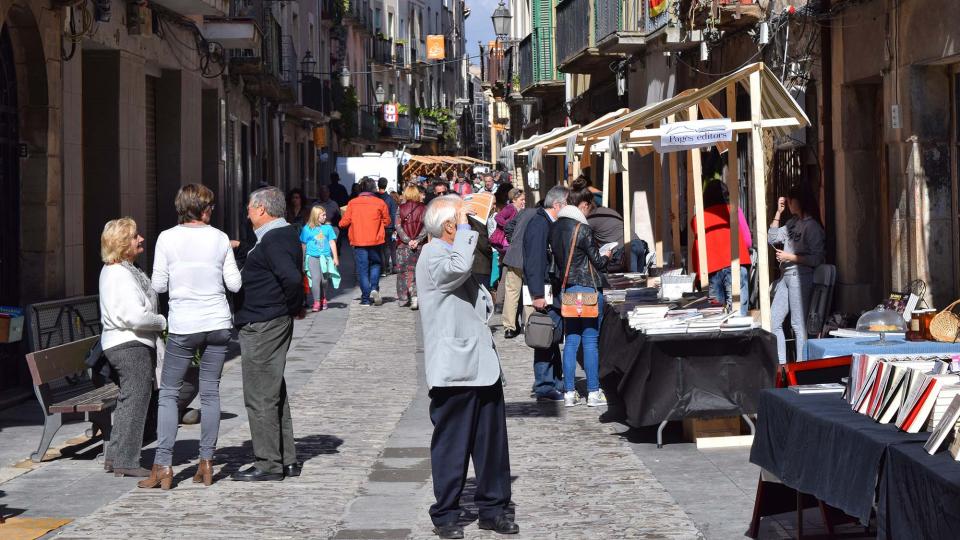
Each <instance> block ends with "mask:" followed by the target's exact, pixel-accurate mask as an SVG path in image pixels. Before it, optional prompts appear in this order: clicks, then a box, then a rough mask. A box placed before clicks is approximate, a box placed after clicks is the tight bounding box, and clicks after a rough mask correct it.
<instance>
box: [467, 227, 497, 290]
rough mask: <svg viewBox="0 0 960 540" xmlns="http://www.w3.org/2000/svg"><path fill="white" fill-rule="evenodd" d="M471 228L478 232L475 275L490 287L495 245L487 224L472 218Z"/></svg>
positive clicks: (474, 257) (474, 265) (474, 263)
mask: <svg viewBox="0 0 960 540" xmlns="http://www.w3.org/2000/svg"><path fill="white" fill-rule="evenodd" d="M469 221H470V229H471V230H473V231H474V232H476V233H477V248H476V249H475V250H474V253H473V277H475V278H477V281H479V282H480V283H482V284H483V286H484V287H485V288H486V289H488V290H489V289H490V273H491V272H492V271H493V247H492V246H491V245H490V238H489V237H487V226H486V224H484V223H480V222H479V221H477V220H476V219H474V218H472V217H471V218H470V220H469Z"/></svg>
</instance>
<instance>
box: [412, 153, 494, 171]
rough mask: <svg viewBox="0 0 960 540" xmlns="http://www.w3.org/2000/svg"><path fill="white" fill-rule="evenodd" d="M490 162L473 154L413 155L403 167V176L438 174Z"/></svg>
mask: <svg viewBox="0 0 960 540" xmlns="http://www.w3.org/2000/svg"><path fill="white" fill-rule="evenodd" d="M477 165H489V162H487V161H484V160H482V159H478V158H475V157H471V156H418V155H411V156H410V160H409V161H407V164H406V166H405V167H404V169H403V176H409V175H411V174H420V173H426V174H438V173H443V172H446V171H450V170H467V169H470V168H472V167H475V166H477Z"/></svg>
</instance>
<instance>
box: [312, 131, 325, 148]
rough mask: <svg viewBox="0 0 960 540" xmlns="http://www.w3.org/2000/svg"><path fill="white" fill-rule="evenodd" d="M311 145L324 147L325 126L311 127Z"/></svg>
mask: <svg viewBox="0 0 960 540" xmlns="http://www.w3.org/2000/svg"><path fill="white" fill-rule="evenodd" d="M313 145H314V146H316V147H317V148H324V147H326V146H327V128H326V126H318V127H315V128H313Z"/></svg>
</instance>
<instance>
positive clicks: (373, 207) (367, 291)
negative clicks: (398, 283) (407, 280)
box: [340, 176, 392, 306]
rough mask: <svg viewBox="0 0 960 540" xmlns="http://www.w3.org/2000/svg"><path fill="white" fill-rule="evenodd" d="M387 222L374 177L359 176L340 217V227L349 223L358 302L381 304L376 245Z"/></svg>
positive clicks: (389, 220)
mask: <svg viewBox="0 0 960 540" xmlns="http://www.w3.org/2000/svg"><path fill="white" fill-rule="evenodd" d="M391 222H392V220H391V217H390V211H389V210H388V209H387V204H386V203H385V202H383V199H381V198H380V197H378V196H377V182H376V180H374V179H372V178H370V177H367V176H365V177H363V180H361V181H360V195H358V196H357V197H355V198H353V199H352V200H351V201H350V202H349V203H347V210H346V211H345V212H344V213H343V217H342V218H340V228H341V229H342V228H344V227H349V230H348V233H347V237H348V239H349V240H350V245H351V246H353V259H354V261H356V266H357V276H358V277H359V280H360V305H362V306H369V305H370V304H371V303H372V304H374V305H377V306H379V305H381V304H383V298H382V297H381V296H380V264H381V259H380V248H381V246H382V245H383V243H384V241H385V232H384V229H385V227H386V226H387V225H389V224H390V223H391Z"/></svg>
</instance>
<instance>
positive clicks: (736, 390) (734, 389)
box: [600, 306, 777, 444]
mask: <svg viewBox="0 0 960 540" xmlns="http://www.w3.org/2000/svg"><path fill="white" fill-rule="evenodd" d="M776 369H777V352H776V340H775V338H774V337H773V334H770V333H769V332H765V331H763V330H759V329H755V330H750V331H746V332H740V333H706V334H682V335H649V336H648V335H645V334H642V333H640V332H637V331H636V330H633V329H632V328H630V326H629V324H628V322H627V321H626V320H625V319H621V318H620V317H619V316H618V314H617V312H616V311H615V310H614V309H613V308H611V307H610V306H607V308H606V309H605V310H604V316H603V323H602V326H601V329H600V380H601V384H602V385H603V387H604V391H605V392H606V393H607V395H608V399H610V401H611V403H612V404H617V403H621V404H622V406H623V408H624V413H625V416H626V422H627V423H628V424H629V425H631V426H634V427H640V426H652V425H657V424H661V429H662V426H663V424H664V423H665V422H667V421H670V420H682V419H684V418H687V417H696V416H735V415H746V414H753V413H755V412H756V411H757V395H758V394H759V392H760V390H761V389H763V388H771V387H773V384H774V377H775V374H776ZM657 442H658V444H659V443H661V439H660V438H659V434H658V441H657Z"/></svg>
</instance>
